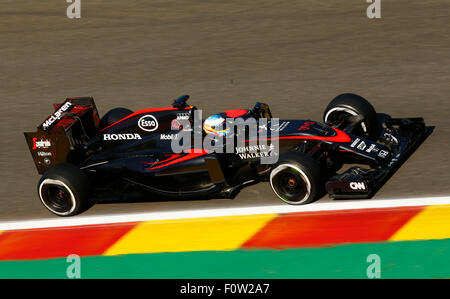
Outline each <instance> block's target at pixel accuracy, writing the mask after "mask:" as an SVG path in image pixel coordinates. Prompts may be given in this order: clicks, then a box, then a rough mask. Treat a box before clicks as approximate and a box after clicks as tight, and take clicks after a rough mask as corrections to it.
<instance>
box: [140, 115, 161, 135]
mask: <svg viewBox="0 0 450 299" xmlns="http://www.w3.org/2000/svg"><path fill="white" fill-rule="evenodd" d="M138 126H139V128H141V129H142V130H144V131H147V132H153V131H155V130H156V129H158V120H157V119H156V118H155V117H154V116H153V115H150V114H148V115H144V116H143V117H141V118H140V119H139V120H138Z"/></svg>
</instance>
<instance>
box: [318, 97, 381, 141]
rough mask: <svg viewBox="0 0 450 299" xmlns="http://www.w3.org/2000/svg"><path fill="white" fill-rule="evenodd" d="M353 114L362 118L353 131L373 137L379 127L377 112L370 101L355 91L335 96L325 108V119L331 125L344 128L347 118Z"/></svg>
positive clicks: (359, 134) (363, 135)
mask: <svg viewBox="0 0 450 299" xmlns="http://www.w3.org/2000/svg"><path fill="white" fill-rule="evenodd" d="M352 116H353V117H355V116H357V117H360V118H361V121H360V122H359V124H358V125H357V126H356V127H355V128H354V129H353V132H352V133H354V134H355V135H358V136H362V137H366V138H370V137H373V135H374V133H375V130H376V128H377V113H376V111H375V109H374V108H373V106H372V104H370V103H369V101H367V100H366V99H364V98H363V97H361V96H359V95H356V94H353V93H343V94H341V95H338V96H337V97H335V98H334V99H333V100H332V101H331V102H330V103H329V104H328V106H327V108H326V109H325V111H324V113H323V121H324V123H326V124H327V125H329V126H332V127H335V128H338V129H342V128H343V127H342V126H345V125H346V120H347V119H348V118H349V117H352Z"/></svg>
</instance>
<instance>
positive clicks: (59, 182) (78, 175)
mask: <svg viewBox="0 0 450 299" xmlns="http://www.w3.org/2000/svg"><path fill="white" fill-rule="evenodd" d="M89 191H90V188H89V180H88V177H87V175H86V174H85V173H84V172H83V171H81V170H80V169H79V168H78V167H76V166H74V165H71V164H68V163H62V164H57V165H55V166H54V167H52V168H50V169H49V170H48V171H47V172H45V173H44V175H43V176H42V178H41V179H40V180H39V183H38V195H39V198H40V200H41V202H42V204H43V205H44V206H45V207H46V208H47V209H48V210H49V211H50V212H52V213H53V214H56V215H58V216H74V215H77V214H79V213H81V212H83V211H85V210H86V209H88V208H89V206H90V203H89V195H90V194H89V193H90V192H89Z"/></svg>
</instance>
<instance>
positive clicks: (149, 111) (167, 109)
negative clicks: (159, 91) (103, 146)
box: [99, 107, 191, 133]
mask: <svg viewBox="0 0 450 299" xmlns="http://www.w3.org/2000/svg"><path fill="white" fill-rule="evenodd" d="M180 109H184V110H187V109H191V107H186V108H174V107H165V108H152V109H142V110H138V111H136V112H134V113H132V114H130V115H128V116H126V117H124V118H122V119H121V120H119V121H116V122H115V123H113V124H112V125H109V126H107V127H106V128H103V129H101V130H100V131H99V133H100V132H103V131H104V130H106V129H109V128H111V127H113V126H115V125H117V124H118V123H121V122H123V121H125V120H127V119H130V118H132V117H134V116H136V115H140V114H145V113H153V112H159V111H170V110H180Z"/></svg>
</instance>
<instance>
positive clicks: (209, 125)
mask: <svg viewBox="0 0 450 299" xmlns="http://www.w3.org/2000/svg"><path fill="white" fill-rule="evenodd" d="M203 130H205V132H206V133H207V134H214V135H216V136H221V137H223V136H227V135H228V134H229V132H230V131H231V130H230V128H226V124H225V118H224V117H222V116H221V115H220V114H214V115H211V116H210V117H208V118H207V119H205V121H204V122H203Z"/></svg>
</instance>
